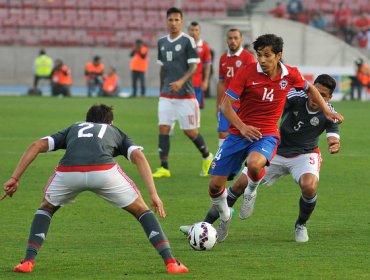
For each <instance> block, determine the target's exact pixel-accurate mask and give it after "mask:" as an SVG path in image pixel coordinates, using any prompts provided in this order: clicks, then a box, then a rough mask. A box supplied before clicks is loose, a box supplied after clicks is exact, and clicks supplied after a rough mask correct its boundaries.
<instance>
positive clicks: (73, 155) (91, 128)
mask: <svg viewBox="0 0 370 280" xmlns="http://www.w3.org/2000/svg"><path fill="white" fill-rule="evenodd" d="M112 123H113V111H112V107H109V106H106V105H104V104H102V105H94V106H92V107H91V108H90V109H89V111H88V112H87V114H86V122H81V123H76V124H73V125H71V126H70V127H68V128H66V129H64V130H62V131H59V132H57V133H55V134H52V135H50V136H47V137H44V138H42V139H39V140H37V141H35V142H34V143H32V144H31V145H30V146H29V147H28V148H27V150H26V151H25V153H24V155H23V156H22V158H21V159H20V161H19V163H18V165H17V167H16V168H15V170H14V172H13V174H12V176H11V177H10V179H9V180H8V181H7V182H6V183H5V184H4V191H5V192H6V195H8V196H13V194H14V193H15V192H16V191H17V189H18V186H19V180H20V178H21V176H22V174H23V173H24V172H25V171H26V169H27V167H28V166H29V165H30V164H31V162H32V161H33V160H34V159H35V158H36V157H37V155H38V154H39V153H45V152H49V151H56V150H59V149H64V150H66V152H65V154H64V156H63V158H62V159H61V160H60V162H59V166H58V167H57V168H56V170H55V173H54V174H53V175H52V176H51V177H50V179H49V182H48V183H47V186H46V188H45V191H44V197H43V200H42V203H41V206H40V208H39V209H38V210H37V211H36V214H35V216H34V219H33V222H32V225H31V229H30V235H29V239H28V243H27V250H26V255H25V257H24V259H23V261H22V262H21V263H20V264H18V265H17V266H15V267H14V272H25V273H27V272H32V269H33V267H34V265H35V258H36V255H37V253H38V251H39V250H40V248H41V246H42V244H43V243H44V241H45V238H46V236H47V233H48V230H49V225H50V222H51V219H52V217H53V215H54V213H55V212H56V211H57V210H58V209H59V208H60V207H61V206H62V205H64V204H66V203H68V202H71V201H73V200H74V199H75V198H76V197H77V195H78V194H79V193H81V192H83V191H86V190H88V191H91V192H94V193H96V194H97V195H98V196H100V197H101V198H103V199H104V200H106V201H108V202H109V203H111V204H112V205H114V206H116V207H119V208H122V209H124V210H126V211H128V212H129V213H131V214H132V215H133V216H134V217H135V218H136V219H137V220H138V221H139V222H140V224H141V226H142V227H143V229H144V231H145V233H146V235H147V237H148V239H149V241H150V242H151V244H152V245H153V246H154V248H155V249H156V250H157V251H158V253H159V254H160V255H161V257H162V258H163V260H164V262H165V265H166V268H167V272H168V273H185V272H188V269H187V268H186V267H185V266H184V265H183V264H181V263H180V262H178V261H177V260H176V259H175V258H174V256H173V255H172V252H171V248H170V245H169V242H168V239H167V237H166V236H165V235H164V233H163V230H162V228H161V226H160V224H159V222H158V220H157V218H156V217H155V215H154V214H153V212H152V211H150V210H149V208H148V206H147V205H146V204H145V202H144V200H143V197H142V195H141V194H140V191H139V190H138V189H137V187H136V185H135V184H134V182H133V181H132V180H131V179H130V178H128V176H127V175H126V174H125V173H124V172H123V171H122V170H121V168H120V166H119V165H118V164H117V163H116V162H115V160H114V157H116V156H118V155H122V156H124V157H125V158H127V159H128V160H129V161H131V162H133V163H134V164H135V165H136V167H137V169H138V171H139V173H140V175H141V177H142V178H143V181H144V183H145V185H146V187H147V189H148V191H149V194H150V205H151V207H152V209H153V211H154V212H158V213H159V215H160V216H161V217H163V218H164V217H165V216H166V213H165V211H164V208H163V203H162V201H161V199H160V198H159V196H158V194H157V191H156V188H155V185H154V181H153V178H152V176H151V170H150V167H149V164H148V161H147V160H146V158H145V155H144V154H143V153H142V152H141V150H142V149H143V148H142V147H140V146H137V145H135V144H133V143H132V141H131V139H130V138H129V137H128V136H127V135H126V134H125V133H123V132H122V131H121V130H119V129H118V128H117V127H115V126H113V125H112Z"/></svg>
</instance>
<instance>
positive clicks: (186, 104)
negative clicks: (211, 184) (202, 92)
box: [176, 99, 213, 177]
mask: <svg viewBox="0 0 370 280" xmlns="http://www.w3.org/2000/svg"><path fill="white" fill-rule="evenodd" d="M176 109H177V113H178V120H179V126H180V129H181V130H182V131H183V132H184V133H185V135H186V136H187V137H188V138H189V139H190V140H191V141H192V142H193V143H194V145H195V146H196V147H197V149H198V150H199V152H200V153H201V155H202V158H203V161H202V170H201V172H200V176H202V177H206V176H208V169H209V167H210V165H211V163H212V160H213V154H212V153H210V152H209V150H208V147H207V144H206V141H205V140H204V138H203V136H202V134H201V133H199V131H198V128H199V127H200V111H199V104H198V102H197V100H195V99H185V100H177V104H176Z"/></svg>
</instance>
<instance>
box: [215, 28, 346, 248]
mask: <svg viewBox="0 0 370 280" xmlns="http://www.w3.org/2000/svg"><path fill="white" fill-rule="evenodd" d="M253 46H254V49H255V51H256V54H257V60H258V63H252V64H249V65H246V66H243V67H242V68H241V69H239V70H238V73H237V74H236V76H235V77H234V79H232V80H231V83H230V86H229V88H228V89H227V91H226V96H225V98H224V100H223V102H222V104H221V110H222V112H223V114H224V115H225V116H226V118H227V119H228V120H229V121H230V123H231V125H230V128H229V135H228V136H227V137H226V139H225V142H224V143H223V144H222V146H221V147H220V148H219V150H218V151H217V154H216V155H215V158H214V160H213V162H212V164H211V167H210V169H209V171H208V173H209V174H211V175H212V177H211V180H210V183H209V195H210V197H211V199H212V203H213V205H214V206H215V208H216V209H217V210H218V212H219V213H220V224H219V228H218V242H222V241H223V240H225V238H226V237H227V234H228V228H229V224H230V220H231V210H230V208H229V207H228V205H227V200H226V198H227V192H226V191H225V190H226V187H225V183H226V180H227V179H229V178H230V177H232V176H235V175H236V174H238V172H239V170H240V168H241V166H242V163H243V162H244V161H245V159H246V158H248V187H250V188H251V189H252V190H254V189H255V188H256V187H257V186H258V185H259V183H260V181H261V180H262V178H263V177H264V175H265V166H266V165H269V162H270V161H271V159H272V158H273V157H274V155H275V152H276V148H277V142H278V139H279V132H278V127H277V122H278V120H279V118H280V115H281V113H282V111H283V109H284V105H285V101H286V96H287V94H288V92H289V91H290V89H291V88H293V87H294V88H297V89H298V90H301V89H302V90H304V91H305V92H307V94H308V95H309V96H310V97H311V98H312V101H313V102H315V103H317V104H318V107H319V108H320V109H321V110H322V111H323V113H324V115H325V117H326V118H328V119H329V120H330V121H338V122H342V121H343V117H342V116H341V115H340V114H338V113H336V112H332V111H331V110H330V109H329V108H328V106H327V105H326V103H325V101H324V99H323V98H322V97H321V95H320V93H319V91H318V90H317V89H316V88H315V87H314V86H313V85H311V84H310V83H308V81H307V80H305V79H304V78H303V76H302V75H301V74H300V72H299V71H298V69H297V68H295V67H290V66H288V65H285V64H283V63H282V62H281V61H280V60H281V58H282V50H283V39H282V38H280V37H278V36H276V35H274V34H265V35H261V36H259V37H258V38H257V39H256V40H255V42H254V43H253ZM238 99H240V108H239V110H238V112H237V113H236V112H235V110H234V109H233V103H234V102H235V101H236V100H238Z"/></svg>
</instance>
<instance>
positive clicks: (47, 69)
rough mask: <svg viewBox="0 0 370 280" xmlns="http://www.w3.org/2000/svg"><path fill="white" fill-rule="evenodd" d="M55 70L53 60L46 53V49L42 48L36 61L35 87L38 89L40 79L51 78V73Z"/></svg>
mask: <svg viewBox="0 0 370 280" xmlns="http://www.w3.org/2000/svg"><path fill="white" fill-rule="evenodd" d="M52 70H53V60H52V58H51V57H49V56H48V55H47V54H46V51H45V50H44V49H41V50H40V52H39V56H38V57H37V58H36V59H35V62H34V71H35V78H34V82H33V88H34V89H37V85H38V83H39V80H40V79H46V80H50V74H51V71H52Z"/></svg>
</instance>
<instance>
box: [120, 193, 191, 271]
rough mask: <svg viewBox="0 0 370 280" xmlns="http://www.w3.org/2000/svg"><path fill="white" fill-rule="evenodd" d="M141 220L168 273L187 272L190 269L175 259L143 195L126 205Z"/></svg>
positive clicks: (126, 208)
mask: <svg viewBox="0 0 370 280" xmlns="http://www.w3.org/2000/svg"><path fill="white" fill-rule="evenodd" d="M124 209H125V210H127V211H128V212H130V213H131V214H132V215H134V216H135V218H136V219H137V220H138V221H139V222H140V224H141V226H142V227H143V229H144V232H145V234H146V236H147V238H148V240H149V242H150V243H151V244H152V245H153V247H154V248H155V249H156V250H157V252H158V253H159V254H160V255H161V257H162V259H163V261H164V263H165V265H166V267H167V272H168V273H186V272H188V269H187V268H186V267H185V266H184V265H183V264H181V263H180V262H179V261H177V260H176V259H175V257H174V256H173V254H172V250H171V246H170V243H169V241H168V239H167V237H166V235H165V234H164V232H163V230H162V228H161V226H160V224H159V221H158V219H157V217H156V216H155V215H154V213H153V212H152V211H150V210H149V208H148V207H147V205H146V204H145V202H144V200H143V199H142V197H141V196H139V197H138V198H137V199H136V200H135V201H134V202H133V203H131V204H130V205H128V206H126V207H124Z"/></svg>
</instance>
